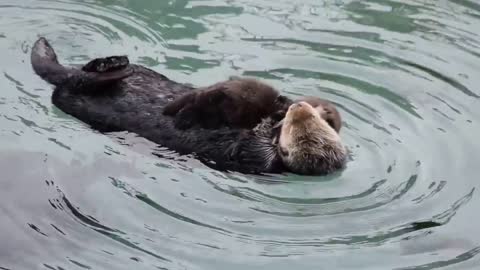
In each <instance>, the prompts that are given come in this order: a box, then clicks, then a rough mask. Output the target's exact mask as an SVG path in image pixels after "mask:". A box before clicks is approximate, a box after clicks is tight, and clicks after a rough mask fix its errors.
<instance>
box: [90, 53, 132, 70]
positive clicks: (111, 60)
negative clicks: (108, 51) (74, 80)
mask: <svg viewBox="0 0 480 270" xmlns="http://www.w3.org/2000/svg"><path fill="white" fill-rule="evenodd" d="M129 64H130V62H129V60H128V57H127V56H110V57H105V58H96V59H93V60H92V61H90V62H88V63H87V64H86V65H85V66H83V67H82V70H83V71H85V72H96V73H106V72H112V71H117V70H120V69H124V68H126V67H127V66H128V65H129Z"/></svg>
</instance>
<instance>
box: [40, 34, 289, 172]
mask: <svg viewBox="0 0 480 270" xmlns="http://www.w3.org/2000/svg"><path fill="white" fill-rule="evenodd" d="M31 61H32V66H33V69H34V70H35V72H36V73H37V74H38V75H39V76H40V77H41V78H43V79H44V80H46V81H47V82H49V83H51V84H53V85H55V86H56V87H55V90H54V92H53V95H52V102H53V104H54V105H56V106H57V107H58V108H60V109H61V110H62V111H64V112H65V113H67V114H70V115H72V116H74V117H76V118H78V119H79V120H81V121H83V122H85V123H87V124H89V125H91V126H92V127H93V128H94V129H97V130H99V131H102V132H113V131H129V132H133V133H136V134H138V135H140V136H142V137H144V138H146V139H149V140H151V141H153V142H155V143H158V144H160V145H162V146H165V147H167V148H170V149H172V150H175V151H177V152H178V153H180V154H192V153H193V154H194V155H195V156H196V157H197V158H198V159H200V160H201V161H203V162H204V163H206V164H208V165H209V166H211V167H214V168H216V169H220V170H231V171H239V172H244V173H262V172H263V173H275V172H282V171H285V168H284V167H283V164H282V162H281V160H280V159H279V155H278V153H277V151H276V149H277V148H276V145H274V144H273V143H272V137H274V136H275V134H274V132H275V131H274V129H273V128H272V126H273V124H274V121H272V120H268V119H267V120H265V121H264V122H262V124H261V125H260V126H259V127H257V129H256V130H246V129H231V128H219V129H216V130H208V129H202V128H191V129H188V130H179V129H176V128H175V126H174V121H173V117H170V116H166V115H163V108H164V107H165V106H166V104H167V103H168V102H170V101H172V100H173V99H175V98H177V97H180V96H181V95H183V94H185V93H188V92H189V91H192V90H193V88H192V87H190V86H187V85H184V84H180V83H177V82H174V81H171V80H170V79H168V78H167V77H165V76H163V75H161V74H159V73H157V72H155V71H153V70H150V69H147V68H145V67H142V66H138V65H128V66H126V67H124V68H123V69H119V70H115V71H111V72H104V73H97V72H84V71H82V70H79V69H72V68H66V67H63V66H62V65H60V64H59V63H58V61H57V56H56V55H55V52H54V51H53V49H52V48H51V47H50V45H49V44H48V42H47V41H46V40H45V39H43V38H41V39H39V40H38V41H37V42H36V43H35V45H34V46H33V48H32V55H31ZM258 130H261V132H258Z"/></svg>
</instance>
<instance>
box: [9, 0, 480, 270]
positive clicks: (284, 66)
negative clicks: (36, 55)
mask: <svg viewBox="0 0 480 270" xmlns="http://www.w3.org/2000/svg"><path fill="white" fill-rule="evenodd" d="M39 36H45V37H46V38H47V39H48V40H49V41H50V42H51V43H52V45H53V46H54V48H55V50H56V51H57V53H58V55H59V58H60V61H62V62H63V63H66V64H69V65H74V64H83V63H85V62H86V61H88V60H89V59H91V58H94V57H100V56H108V55H117V54H125V55H128V56H129V58H130V61H131V62H133V63H136V64H142V65H145V66H147V67H150V68H152V69H154V70H156V71H157V72H160V73H163V74H165V75H166V76H168V77H169V78H171V79H173V80H176V81H179V82H184V83H191V84H193V85H196V86H204V85H209V84H212V83H215V82H217V81H220V80H224V79H226V78H228V77H229V76H232V75H237V76H238V75H240V76H242V75H244V76H253V77H257V78H260V79H262V80H264V81H266V82H268V83H270V84H271V85H273V86H275V87H276V88H278V89H279V90H280V91H281V92H282V93H283V94H286V95H288V96H290V97H299V96H302V95H315V96H319V97H323V98H326V99H329V100H331V101H333V102H334V103H335V104H337V106H338V109H339V111H340V113H341V115H342V117H343V122H344V127H343V128H342V131H341V134H340V135H341V137H342V138H343V140H344V141H345V144H346V145H347V146H348V148H349V149H350V151H351V152H352V157H351V160H350V161H349V163H348V166H347V168H346V169H345V170H343V171H341V172H339V173H336V174H333V175H330V176H326V177H306V176H305V177H301V176H296V175H290V174H286V175H271V176H261V177H260V176H252V175H242V174H239V173H222V172H218V171H214V170H212V169H209V168H208V167H205V166H204V165H202V164H201V163H200V162H198V161H196V160H195V159H193V158H191V157H179V156H177V155H175V154H174V153H171V152H169V151H167V150H165V155H166V156H168V157H169V158H158V157H156V156H154V155H152V154H151V150H152V149H154V148H155V147H156V146H155V145H153V144H152V143H150V142H148V141H145V140H143V139H142V138H138V137H135V136H134V135H132V134H108V135H104V134H100V133H98V132H96V131H94V130H92V129H90V128H89V127H88V126H87V125H85V124H84V123H82V122H80V121H78V120H77V119H75V118H72V117H71V116H69V115H66V114H64V113H63V112H62V111H60V110H59V109H57V108H55V107H54V106H53V105H52V104H51V101H50V96H51V91H52V87H51V86H50V85H48V84H47V83H45V82H44V81H42V80H41V79H40V78H39V77H38V76H36V75H35V74H34V73H33V71H32V69H31V66H30V59H29V56H30V48H31V45H32V44H33V42H34V41H35V40H36V39H37V38H38V37H39ZM0 52H1V56H2V58H1V59H2V60H1V65H0V69H1V70H0V71H1V72H0V86H1V89H0V91H1V94H0V171H1V172H2V177H1V180H0V243H1V244H0V269H2V270H5V269H8V270H17V269H58V270H61V269H112V270H113V269H116V270H118V269H172V270H173V269H208V270H210V269H229V270H234V269H242V270H244V269H275V270H280V269H328V270H330V269H367V270H371V269H373V270H377V269H378V270H384V269H397V270H398V269H403V270H406V269H422V270H423V269H480V259H479V257H478V256H477V254H478V253H479V252H480V229H479V228H480V226H479V223H480V218H479V217H478V209H477V208H476V207H478V206H480V200H479V197H478V187H479V183H480V182H479V181H480V180H479V179H478V178H479V177H478V175H479V173H480V165H479V164H480V154H479V151H480V144H479V143H478V142H477V141H476V140H477V139H478V134H479V131H480V125H479V123H480V122H479V121H480V104H479V95H480V90H479V89H478V88H477V86H478V85H480V76H479V72H480V3H479V2H478V1H473V0H472V1H467V0H463V1H433V0H432V1H420V0H417V1H411V0H408V1H400V0H398V1H384V0H376V1H373V0H369V1H342V0H337V1H318V0H317V1H313V0H297V1H286V0H256V1H253V0H230V1H216V0H212V1H175V0H172V1H162V0H89V1H87V0H63V1H59V0H49V1H46V0H2V1H0ZM119 137H127V138H126V139H125V140H120V139H118V138H119Z"/></svg>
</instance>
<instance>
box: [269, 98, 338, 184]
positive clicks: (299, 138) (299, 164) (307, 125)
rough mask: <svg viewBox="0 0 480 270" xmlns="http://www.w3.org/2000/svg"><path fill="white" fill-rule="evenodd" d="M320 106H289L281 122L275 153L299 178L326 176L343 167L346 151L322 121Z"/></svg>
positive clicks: (336, 136)
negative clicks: (301, 175)
mask: <svg viewBox="0 0 480 270" xmlns="http://www.w3.org/2000/svg"><path fill="white" fill-rule="evenodd" d="M324 114H325V112H324V108H323V107H322V105H317V106H315V108H314V107H312V105H310V104H309V103H307V102H306V101H300V102H296V103H294V104H292V105H291V106H290V107H289V108H288V111H287V113H286V115H285V118H284V119H283V121H282V127H281V130H280V135H279V141H278V150H279V155H280V157H281V158H282V161H283V163H284V164H285V166H286V167H287V168H289V169H290V170H291V171H292V172H295V173H298V174H310V175H311V174H327V173H330V172H333V171H334V170H336V169H339V168H341V167H343V164H344V162H345V157H346V150H345V148H344V146H343V144H342V143H341V140H340V136H339V135H338V133H337V132H336V131H335V129H334V128H333V127H332V126H331V125H330V124H329V123H328V122H327V121H326V120H325V119H324V118H323V117H322V116H324Z"/></svg>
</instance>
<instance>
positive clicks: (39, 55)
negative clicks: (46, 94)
mask: <svg viewBox="0 0 480 270" xmlns="http://www.w3.org/2000/svg"><path fill="white" fill-rule="evenodd" d="M125 58H126V57H125ZM30 59H31V62H32V67H33V70H34V71H35V73H36V74H37V75H38V76H40V77H41V78H42V79H44V80H45V81H47V82H49V83H51V84H53V85H55V86H59V85H65V84H68V85H74V86H76V87H78V90H82V88H83V87H90V86H96V85H104V84H109V83H114V82H117V81H120V80H121V79H123V78H126V77H128V76H130V75H131V74H132V73H133V69H132V68H131V67H130V66H128V64H127V65H125V61H124V60H125V59H123V61H119V62H118V63H116V64H110V65H107V69H106V72H104V73H99V72H85V71H82V70H79V69H73V68H67V67H64V66H62V65H61V64H60V63H59V62H58V59H57V55H56V54H55V51H54V50H53V48H52V47H51V46H50V44H49V43H48V41H47V40H46V39H45V38H43V37H41V38H39V39H38V40H37V41H36V42H35V44H34V45H33V48H32V52H31V55H30ZM102 59H103V58H100V59H99V60H98V61H99V62H102V61H105V60H102ZM109 61H110V63H111V62H112V61H111V60H109ZM91 62H93V61H91ZM127 62H128V59H127ZM122 65H123V66H124V67H123V69H120V70H117V69H116V67H121V66H122ZM91 66H92V67H91V68H92V69H95V65H94V64H92V65H91ZM98 68H99V66H97V69H98ZM110 70H112V71H110Z"/></svg>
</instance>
